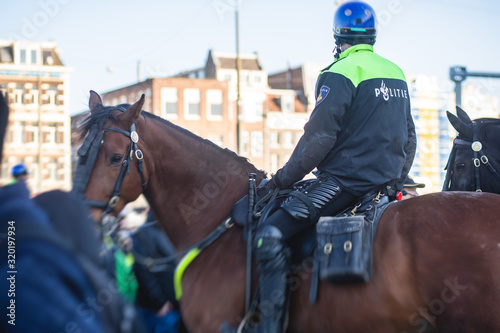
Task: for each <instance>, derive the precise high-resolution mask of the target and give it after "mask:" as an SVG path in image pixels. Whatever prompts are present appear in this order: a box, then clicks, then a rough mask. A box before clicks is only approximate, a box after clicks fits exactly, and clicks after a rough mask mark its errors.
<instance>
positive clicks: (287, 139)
mask: <svg viewBox="0 0 500 333" xmlns="http://www.w3.org/2000/svg"><path fill="white" fill-rule="evenodd" d="M293 145H294V135H293V133H292V132H288V131H286V132H283V147H287V148H291V147H293Z"/></svg>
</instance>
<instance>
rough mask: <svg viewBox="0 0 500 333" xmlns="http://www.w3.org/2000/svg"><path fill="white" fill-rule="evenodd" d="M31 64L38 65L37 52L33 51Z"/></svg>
mask: <svg viewBox="0 0 500 333" xmlns="http://www.w3.org/2000/svg"><path fill="white" fill-rule="evenodd" d="M31 63H32V64H36V50H31Z"/></svg>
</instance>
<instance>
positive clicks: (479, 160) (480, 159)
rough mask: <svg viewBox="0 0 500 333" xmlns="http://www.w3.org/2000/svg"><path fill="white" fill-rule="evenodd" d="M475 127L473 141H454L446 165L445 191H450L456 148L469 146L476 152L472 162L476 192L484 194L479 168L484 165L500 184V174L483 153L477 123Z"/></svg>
mask: <svg viewBox="0 0 500 333" xmlns="http://www.w3.org/2000/svg"><path fill="white" fill-rule="evenodd" d="M473 125H474V134H473V141H472V142H471V141H466V140H462V139H458V138H456V139H455V140H453V148H452V149H451V153H450V158H449V160H448V164H447V165H446V169H448V170H447V172H446V179H445V182H444V186H443V191H446V190H449V189H450V187H451V183H450V181H451V179H450V178H451V172H452V170H453V167H454V164H455V156H456V147H457V146H469V147H471V149H472V150H473V152H474V158H473V159H472V162H473V164H474V183H475V187H476V192H482V190H481V178H480V173H479V171H480V170H479V168H480V167H481V165H482V164H484V165H486V166H487V167H488V170H490V172H491V173H492V174H493V175H494V176H495V177H496V178H497V180H498V181H499V182H500V174H498V172H497V171H496V170H495V168H494V167H493V165H491V163H489V159H488V157H487V156H486V155H485V154H484V152H483V145H482V143H481V141H479V138H478V135H477V126H476V123H474V124H473Z"/></svg>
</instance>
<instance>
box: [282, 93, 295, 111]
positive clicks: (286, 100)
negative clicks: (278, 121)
mask: <svg viewBox="0 0 500 333" xmlns="http://www.w3.org/2000/svg"><path fill="white" fill-rule="evenodd" d="M293 103H294V97H292V96H283V97H282V98H281V110H282V112H283V113H293V112H294V111H295V110H294V105H293Z"/></svg>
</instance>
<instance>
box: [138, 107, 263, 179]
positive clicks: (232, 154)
mask: <svg viewBox="0 0 500 333" xmlns="http://www.w3.org/2000/svg"><path fill="white" fill-rule="evenodd" d="M142 114H143V116H144V117H145V119H148V118H150V119H151V120H156V121H159V122H161V123H163V124H165V125H167V126H168V127H171V128H172V129H174V130H176V131H178V132H180V133H182V134H183V135H186V136H187V137H190V138H192V139H194V140H197V141H199V142H202V143H203V144H204V145H206V146H207V148H210V149H214V150H217V151H220V152H221V153H223V154H224V155H226V156H227V157H229V158H232V159H235V160H237V161H239V162H241V163H242V164H244V165H245V166H247V167H250V168H253V169H257V168H256V167H255V166H254V165H253V164H252V163H250V161H249V160H248V158H246V157H243V156H239V155H238V154H236V153H235V152H234V151H232V150H230V149H228V148H222V147H220V146H218V145H216V144H215V143H213V142H212V141H210V140H207V139H204V138H202V137H200V136H198V135H196V134H194V133H193V132H191V131H189V130H187V129H185V128H183V127H181V126H179V125H176V124H174V123H172V122H170V121H168V120H166V119H164V118H161V117H159V116H157V115H155V114H153V113H150V112H146V111H143V112H142ZM259 171H260V172H262V173H264V175H266V172H265V171H263V170H259Z"/></svg>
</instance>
